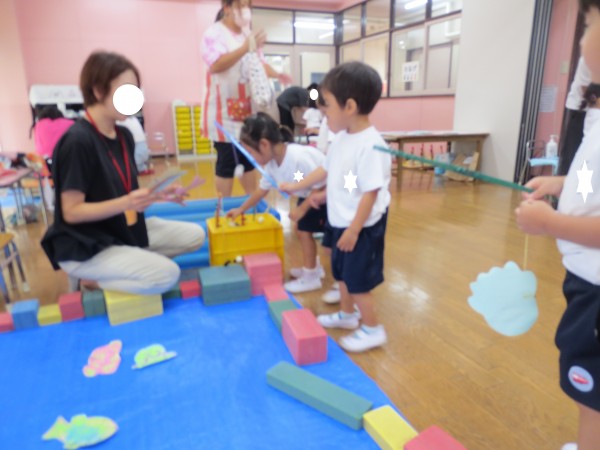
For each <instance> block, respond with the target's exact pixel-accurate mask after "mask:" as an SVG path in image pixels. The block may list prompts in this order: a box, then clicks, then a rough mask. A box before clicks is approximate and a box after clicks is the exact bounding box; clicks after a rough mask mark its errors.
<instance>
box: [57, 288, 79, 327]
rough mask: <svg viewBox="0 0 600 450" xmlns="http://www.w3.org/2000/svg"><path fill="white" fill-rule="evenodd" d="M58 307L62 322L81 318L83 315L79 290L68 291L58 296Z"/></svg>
mask: <svg viewBox="0 0 600 450" xmlns="http://www.w3.org/2000/svg"><path fill="white" fill-rule="evenodd" d="M58 307H59V308H60V314H61V315H62V319H63V322H67V321H69V320H78V319H83V318H84V317H85V312H84V310H83V303H82V302H81V291H77V292H70V293H68V294H63V295H61V296H60V297H58Z"/></svg>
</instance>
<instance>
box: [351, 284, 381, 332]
mask: <svg viewBox="0 0 600 450" xmlns="http://www.w3.org/2000/svg"><path fill="white" fill-rule="evenodd" d="M351 297H352V299H353V302H355V303H356V305H357V306H358V309H359V311H360V315H361V316H362V322H363V324H364V325H366V326H368V327H376V326H377V325H379V321H378V320H377V315H376V314H375V303H374V302H373V294H371V293H370V292H367V293H364V294H352V295H351Z"/></svg>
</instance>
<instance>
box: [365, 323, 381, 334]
mask: <svg viewBox="0 0 600 450" xmlns="http://www.w3.org/2000/svg"><path fill="white" fill-rule="evenodd" d="M361 328H362V330H363V331H364V332H365V333H367V334H377V333H381V332H382V331H383V325H375V326H374V327H370V326H368V325H364V324H363V325H362V326H361Z"/></svg>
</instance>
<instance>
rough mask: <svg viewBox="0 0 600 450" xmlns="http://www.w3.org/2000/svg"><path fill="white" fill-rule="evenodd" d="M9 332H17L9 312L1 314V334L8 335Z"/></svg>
mask: <svg viewBox="0 0 600 450" xmlns="http://www.w3.org/2000/svg"><path fill="white" fill-rule="evenodd" d="M9 331H15V324H14V323H13V319H12V316H11V315H10V313H7V312H4V313H0V333H8V332H9Z"/></svg>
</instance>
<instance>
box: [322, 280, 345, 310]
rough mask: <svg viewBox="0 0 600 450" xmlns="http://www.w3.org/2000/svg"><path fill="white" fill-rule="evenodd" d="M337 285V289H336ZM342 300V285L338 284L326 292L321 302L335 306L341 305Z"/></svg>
mask: <svg viewBox="0 0 600 450" xmlns="http://www.w3.org/2000/svg"><path fill="white" fill-rule="evenodd" d="M336 284H337V288H336V287H335V285H336ZM341 299H342V294H341V293H340V285H339V284H338V283H335V284H334V285H333V286H332V287H331V289H329V290H328V291H327V292H325V293H324V294H323V296H322V297H321V300H323V301H324V302H325V303H329V304H330V305H333V304H334V303H339V302H340V300H341Z"/></svg>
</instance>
